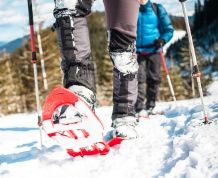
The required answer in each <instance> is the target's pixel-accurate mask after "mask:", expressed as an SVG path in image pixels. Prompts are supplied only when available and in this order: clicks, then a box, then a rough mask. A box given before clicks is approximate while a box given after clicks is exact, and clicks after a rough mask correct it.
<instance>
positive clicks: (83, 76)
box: [54, 0, 95, 104]
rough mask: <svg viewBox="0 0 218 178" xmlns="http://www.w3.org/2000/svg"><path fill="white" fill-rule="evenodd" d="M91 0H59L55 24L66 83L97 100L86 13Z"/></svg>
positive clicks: (57, 1)
mask: <svg viewBox="0 0 218 178" xmlns="http://www.w3.org/2000/svg"><path fill="white" fill-rule="evenodd" d="M91 5H92V1H91V0H90V1H88V0H87V1H77V0H71V1H66V0H65V1H64V0H56V1H55V9H54V17H55V18H56V22H55V24H54V27H55V29H56V32H57V37H58V43H59V47H60V52H61V58H62V61H61V68H62V70H63V73H64V86H65V87H66V88H70V89H71V90H73V91H74V92H76V93H77V94H79V95H82V96H83V97H84V98H85V99H86V101H87V102H88V103H89V104H94V103H95V94H94V93H95V79H94V66H93V61H92V58H91V48H90V40H89V31H88V27H87V20H86V17H85V16H86V15H87V14H89V13H90V12H91V11H90V9H91Z"/></svg>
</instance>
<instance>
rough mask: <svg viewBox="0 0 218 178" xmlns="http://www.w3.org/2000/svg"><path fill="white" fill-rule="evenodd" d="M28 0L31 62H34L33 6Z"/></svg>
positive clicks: (35, 58)
mask: <svg viewBox="0 0 218 178" xmlns="http://www.w3.org/2000/svg"><path fill="white" fill-rule="evenodd" d="M27 2H28V12H29V25H30V41H31V50H32V63H36V61H37V57H36V46H35V32H34V21H33V8H32V0H27Z"/></svg>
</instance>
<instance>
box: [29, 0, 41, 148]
mask: <svg viewBox="0 0 218 178" xmlns="http://www.w3.org/2000/svg"><path fill="white" fill-rule="evenodd" d="M27 3H28V12H29V25H30V40H31V50H32V63H33V71H34V84H35V97H36V106H37V113H38V122H39V123H41V114H40V110H41V108H40V101H39V86H38V77H37V76H38V74H37V64H36V62H37V58H36V47H35V33H34V21H33V9H32V0H27ZM39 132H40V144H41V148H42V134H41V126H39Z"/></svg>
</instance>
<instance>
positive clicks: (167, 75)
mask: <svg viewBox="0 0 218 178" xmlns="http://www.w3.org/2000/svg"><path fill="white" fill-rule="evenodd" d="M160 58H161V61H162V64H163V68H164V71H165V74H166V77H167V82H168V85H169V87H170V93H171V95H172V97H173V101H176V97H175V92H174V90H173V85H172V82H171V79H170V75H169V70H168V67H167V64H166V60H165V57H164V54H163V51H160Z"/></svg>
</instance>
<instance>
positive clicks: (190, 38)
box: [181, 1, 208, 123]
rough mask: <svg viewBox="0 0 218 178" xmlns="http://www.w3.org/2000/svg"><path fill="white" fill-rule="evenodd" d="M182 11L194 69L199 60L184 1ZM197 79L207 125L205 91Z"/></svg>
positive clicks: (198, 78)
mask: <svg viewBox="0 0 218 178" xmlns="http://www.w3.org/2000/svg"><path fill="white" fill-rule="evenodd" d="M181 4H182V10H183V14H184V19H185V25H186V29H187V33H188V40H189V45H190V51H191V55H192V61H193V65H194V67H195V66H196V67H197V66H198V64H197V59H196V55H195V49H194V43H193V40H192V35H191V29H190V25H189V20H188V15H187V10H186V6H185V3H184V2H183V1H182V2H181ZM196 79H197V84H198V91H199V94H200V98H201V104H202V109H203V113H204V120H205V122H206V123H207V122H208V116H207V113H206V107H205V104H204V99H203V91H202V86H201V79H200V77H199V76H198V77H196Z"/></svg>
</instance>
